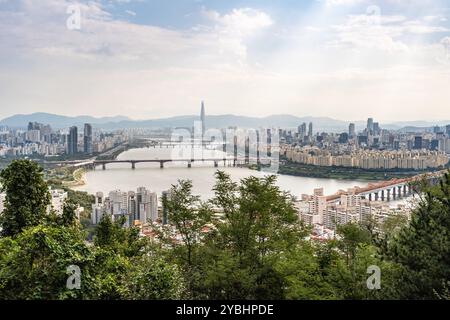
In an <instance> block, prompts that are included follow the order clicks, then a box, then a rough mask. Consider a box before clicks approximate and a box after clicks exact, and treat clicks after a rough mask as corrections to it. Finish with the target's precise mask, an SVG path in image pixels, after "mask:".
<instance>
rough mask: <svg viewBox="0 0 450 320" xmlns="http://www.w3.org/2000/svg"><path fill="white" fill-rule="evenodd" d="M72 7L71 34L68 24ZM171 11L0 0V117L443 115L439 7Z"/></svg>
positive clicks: (443, 38)
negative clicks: (202, 107) (204, 106)
mask: <svg viewBox="0 0 450 320" xmlns="http://www.w3.org/2000/svg"><path fill="white" fill-rule="evenodd" d="M73 5H78V8H79V10H80V13H81V20H80V22H81V24H80V28H79V29H76V30H70V29H69V28H68V27H67V20H68V19H69V18H70V17H71V14H70V12H73V11H70V10H69V9H70V6H73ZM167 6H168V4H165V3H163V2H149V1H100V0H98V1H65V0H64V1H57V2H56V1H51V0H44V1H40V2H39V4H36V3H33V2H31V1H25V0H20V1H9V0H7V1H1V2H0V16H1V20H0V21H1V22H0V27H1V30H4V31H1V32H0V37H1V38H2V42H1V45H0V46H1V54H0V55H1V60H0V61H1V62H0V70H2V71H1V72H0V104H1V105H2V110H1V111H0V118H5V117H7V116H10V115H13V114H15V113H17V111H20V113H26V114H29V113H33V112H50V113H58V114H67V115H73V114H74V113H77V114H89V115H92V116H104V115H110V114H120V115H124V116H128V117H131V118H137V119H153V118H163V117H169V116H174V115H184V114H196V113H197V106H198V100H200V98H203V99H204V100H205V101H207V102H208V113H209V114H223V113H231V114H239V115H243V116H260V117H262V116H267V115H270V114H280V113H281V114H293V115H296V116H302V115H308V116H317V117H323V116H327V117H332V118H338V119H348V120H349V121H355V120H359V119H364V118H365V115H366V114H367V113H368V110H370V114H371V115H372V116H373V117H375V118H377V119H380V121H381V122H390V121H393V120H395V119H402V120H416V119H425V120H438V119H442V118H444V117H446V115H447V114H448V112H447V101H449V100H450V93H449V92H448V90H447V83H448V71H449V66H450V63H448V62H449V59H448V44H449V43H450V42H449V37H448V35H449V30H450V23H449V21H448V14H449V12H450V11H449V6H448V3H446V2H445V1H440V0H434V1H431V0H430V1H408V2H403V1H394V0H384V1H377V2H376V3H375V4H374V3H372V2H371V1H365V0H351V1H350V0H345V1H344V0H339V1H337V0H323V1H317V0H309V1H298V2H296V3H292V2H288V3H278V4H273V3H271V2H269V1H258V2H255V1H250V0H249V1H226V2H225V1H218V2H214V3H210V2H203V1H194V0H192V1H185V2H177V3H171V4H170V6H171V7H173V10H169V8H168V7H167ZM72 9H73V8H72ZM68 10H69V13H68ZM75 11H76V10H75ZM156 12H158V14H156ZM6 30H9V31H8V33H6ZM36 34H39V37H36V36H35V35H36ZM74 110H76V112H75V111H74ZM424 110H426V112H424ZM224 111H226V112H224Z"/></svg>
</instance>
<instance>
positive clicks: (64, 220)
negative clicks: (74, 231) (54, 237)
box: [60, 198, 78, 226]
mask: <svg viewBox="0 0 450 320" xmlns="http://www.w3.org/2000/svg"><path fill="white" fill-rule="evenodd" d="M77 208H78V205H77V204H76V203H75V202H74V201H73V200H71V199H70V198H69V199H68V200H66V201H65V203H64V206H63V212H62V215H61V219H60V220H61V225H63V226H73V225H76V224H77V214H76V210H77Z"/></svg>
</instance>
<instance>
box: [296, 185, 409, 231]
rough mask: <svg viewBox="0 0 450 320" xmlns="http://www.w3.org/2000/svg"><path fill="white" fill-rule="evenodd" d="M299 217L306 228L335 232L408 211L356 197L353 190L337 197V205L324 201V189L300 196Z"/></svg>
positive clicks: (298, 203)
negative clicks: (344, 227)
mask: <svg viewBox="0 0 450 320" xmlns="http://www.w3.org/2000/svg"><path fill="white" fill-rule="evenodd" d="M295 207H296V208H297V211H298V215H299V217H300V219H301V220H302V221H304V222H305V223H306V224H308V225H314V226H322V227H324V228H327V229H329V230H336V227H337V226H338V225H340V224H346V223H350V222H364V221H368V220H369V219H375V221H378V222H380V223H382V222H383V221H384V219H386V218H387V217H389V216H392V215H406V216H407V217H409V215H410V209H409V208H406V207H405V206H404V205H398V207H397V208H392V207H390V206H389V204H387V203H386V202H383V201H370V200H368V199H363V198H362V197H361V196H360V195H356V194H355V189H348V190H347V192H346V194H343V195H341V196H340V198H339V201H338V202H327V197H326V196H324V195H323V189H315V190H314V194H313V195H305V194H303V195H302V196H301V199H300V200H299V201H297V202H296V203H295Z"/></svg>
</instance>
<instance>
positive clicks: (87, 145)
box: [84, 123, 93, 154]
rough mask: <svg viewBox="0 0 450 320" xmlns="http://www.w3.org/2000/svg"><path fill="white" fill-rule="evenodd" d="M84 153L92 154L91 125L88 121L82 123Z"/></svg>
mask: <svg viewBox="0 0 450 320" xmlns="http://www.w3.org/2000/svg"><path fill="white" fill-rule="evenodd" d="M84 153H86V154H92V153H93V147H92V125H91V124H89V123H86V124H85V125H84Z"/></svg>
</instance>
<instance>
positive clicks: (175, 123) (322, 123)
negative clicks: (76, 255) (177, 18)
mask: <svg viewBox="0 0 450 320" xmlns="http://www.w3.org/2000/svg"><path fill="white" fill-rule="evenodd" d="M194 121H199V116H197V115H181V116H173V117H167V118H158V119H149V120H133V119H130V118H128V117H125V116H120V115H118V116H112V117H92V116H87V115H80V116H63V115H57V114H52V113H45V112H37V113H32V114H17V115H13V116H10V117H7V118H4V119H2V120H0V125H3V126H8V127H11V128H26V126H27V125H28V122H41V123H44V124H50V125H51V126H52V127H53V128H55V129H64V128H67V127H70V126H74V125H75V126H83V124H84V123H91V124H92V125H93V126H94V127H97V128H101V129H105V130H114V129H129V128H158V127H159V128H164V127H192V126H193V125H194ZM303 122H306V123H309V122H313V125H314V131H315V132H316V131H330V132H333V131H334V132H339V131H341V132H343V131H347V130H348V124H349V123H350V122H351V121H344V120H337V119H333V118H330V117H313V116H304V117H298V116H294V115H289V114H274V115H270V116H265V117H251V116H238V115H233V114H224V115H207V116H206V126H207V127H212V128H224V127H230V126H238V127H248V128H257V127H264V126H266V127H271V126H272V127H283V128H288V127H297V126H299V125H300V124H302V123H303ZM353 123H355V126H356V129H357V130H361V129H363V128H365V126H366V121H363V120H361V121H353ZM447 124H450V120H449V121H436V122H431V121H420V120H419V121H398V122H393V123H386V124H384V123H382V124H380V126H381V127H382V128H386V129H392V130H402V129H403V128H415V129H417V130H420V129H430V128H432V127H433V126H435V125H439V126H444V125H447Z"/></svg>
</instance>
